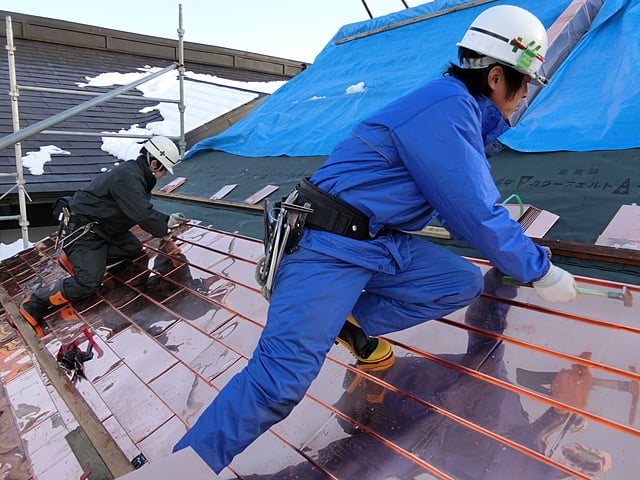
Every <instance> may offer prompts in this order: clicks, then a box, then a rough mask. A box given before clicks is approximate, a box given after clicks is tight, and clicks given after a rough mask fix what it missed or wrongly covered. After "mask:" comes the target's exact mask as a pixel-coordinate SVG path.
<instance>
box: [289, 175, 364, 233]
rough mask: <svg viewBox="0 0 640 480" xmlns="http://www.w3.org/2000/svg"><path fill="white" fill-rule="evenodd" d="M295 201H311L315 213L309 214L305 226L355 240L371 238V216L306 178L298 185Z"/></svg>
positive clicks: (300, 203) (303, 202)
mask: <svg viewBox="0 0 640 480" xmlns="http://www.w3.org/2000/svg"><path fill="white" fill-rule="evenodd" d="M297 190H298V198H297V199H296V201H295V203H296V204H297V205H304V204H305V203H310V204H311V208H312V209H313V213H310V214H308V215H307V218H306V222H305V227H309V228H313V229H316V230H324V231H326V232H331V233H335V234H337V235H342V236H343V237H349V238H353V239H355V240H371V239H372V238H374V237H372V236H371V235H370V234H369V217H367V216H366V215H365V214H364V213H362V212H361V211H360V210H358V209H356V208H354V207H352V206H351V205H349V204H348V203H345V202H343V201H342V200H339V199H337V198H335V197H334V196H332V195H329V194H328V193H327V192H325V191H323V190H321V189H319V188H318V187H316V186H315V185H313V184H312V183H311V182H310V181H309V179H308V178H304V179H303V180H302V182H300V184H299V185H298V187H297Z"/></svg>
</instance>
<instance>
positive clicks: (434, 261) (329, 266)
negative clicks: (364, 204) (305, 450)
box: [174, 238, 482, 472]
mask: <svg viewBox="0 0 640 480" xmlns="http://www.w3.org/2000/svg"><path fill="white" fill-rule="evenodd" d="M409 245H410V255H411V261H410V262H409V263H408V265H407V267H406V268H404V269H403V270H402V271H397V272H396V273H395V274H389V273H381V272H377V271H373V270H370V269H367V268H364V267H362V266H358V265H354V264H353V263H349V262H345V261H342V260H338V259H336V258H334V257H332V256H328V255H325V254H322V253H318V252H315V251H312V250H309V249H305V248H302V247H301V248H298V249H297V250H296V251H295V252H293V253H292V254H290V255H286V256H285V257H284V258H283V260H282V263H281V265H280V268H279V269H278V272H277V275H276V284H275V289H274V292H273V295H272V298H271V304H270V307H269V311H268V317H267V323H266V326H265V328H264V331H263V333H262V335H261V337H260V340H259V342H258V345H257V347H256V349H255V351H254V353H253V357H252V358H251V359H250V361H249V363H248V365H247V366H246V367H245V369H244V370H242V371H241V372H239V373H238V374H237V375H236V376H234V377H233V378H232V379H231V380H230V381H229V383H228V384H227V385H226V386H225V388H224V389H223V390H222V391H221V392H220V393H219V394H218V395H217V397H216V398H215V399H214V400H213V402H212V403H211V405H209V406H208V407H207V408H206V409H205V410H204V412H203V413H202V414H201V416H200V418H199V419H198V420H197V422H196V423H195V424H194V425H193V427H192V428H191V429H190V430H189V431H187V433H186V434H185V435H184V436H183V438H182V439H181V440H180V441H179V442H178V444H177V445H176V446H175V447H174V450H179V449H181V448H185V447H187V446H191V447H192V448H193V449H194V450H195V451H196V452H197V453H198V454H199V455H200V456H201V457H202V458H203V459H204V461H205V462H206V463H207V464H208V465H209V466H210V467H211V468H212V469H213V470H214V471H215V472H220V470H222V469H223V468H224V467H225V466H226V465H228V464H229V463H230V462H231V460H232V459H233V457H234V456H235V455H237V454H238V453H240V452H241V451H243V450H244V449H245V448H246V447H247V446H248V445H249V444H250V443H252V442H253V441H254V440H255V439H256V438H257V437H258V436H259V435H261V434H262V433H263V432H265V431H266V430H267V429H268V428H269V427H271V426H272V425H273V424H275V423H277V422H279V421H280V420H282V419H283V418H285V417H286V416H287V415H288V414H289V413H290V412H291V410H292V409H293V408H294V407H295V406H296V405H297V404H298V403H299V402H300V400H301V399H302V397H303V396H304V394H305V392H306V391H307V389H308V388H309V385H310V384H311V382H312V381H313V380H314V379H315V378H316V376H317V375H318V373H319V371H320V368H321V367H322V364H323V362H324V360H325V357H326V355H327V353H328V351H329V349H330V348H331V347H332V346H333V345H334V341H335V339H336V337H337V336H338V334H339V332H340V329H341V328H342V326H343V324H344V322H345V319H346V317H347V316H348V314H349V313H353V315H354V317H355V318H356V320H357V321H358V322H359V323H360V325H361V326H362V328H363V329H364V330H365V332H366V333H367V334H369V335H381V334H385V333H388V332H392V331H397V330H402V329H405V328H408V327H411V326H413V325H416V324H419V323H422V322H425V321H427V320H431V319H433V318H438V317H440V316H442V315H446V314H448V313H450V312H452V311H454V310H457V309H459V308H462V307H464V306H466V305H468V304H469V303H471V302H472V301H473V300H474V299H475V298H476V297H477V296H478V295H480V292H481V291H482V276H481V273H480V270H479V269H478V268H477V267H476V266H475V265H473V264H472V263H471V262H469V261H467V260H465V259H463V258H461V257H459V256H457V255H455V254H453V253H451V252H449V251H448V250H446V249H444V248H442V247H439V246H437V245H434V244H432V243H430V242H427V241H424V240H422V239H418V238H412V239H411V240H410V241H409Z"/></svg>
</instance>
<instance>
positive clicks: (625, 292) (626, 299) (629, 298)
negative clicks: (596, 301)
mask: <svg viewBox="0 0 640 480" xmlns="http://www.w3.org/2000/svg"><path fill="white" fill-rule="evenodd" d="M576 290H577V291H578V293H581V294H583V295H597V296H601V297H607V298H615V299H618V300H622V303H623V304H624V306H625V307H632V306H633V295H632V294H631V290H629V289H628V288H627V287H622V290H621V291H619V292H613V291H604V290H595V289H591V288H581V287H578V288H576Z"/></svg>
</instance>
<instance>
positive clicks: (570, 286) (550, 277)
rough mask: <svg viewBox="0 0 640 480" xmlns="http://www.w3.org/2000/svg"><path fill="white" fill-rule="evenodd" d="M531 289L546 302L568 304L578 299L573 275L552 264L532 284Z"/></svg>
mask: <svg viewBox="0 0 640 480" xmlns="http://www.w3.org/2000/svg"><path fill="white" fill-rule="evenodd" d="M533 288H534V289H535V291H536V293H537V294H538V295H540V296H541V297H542V298H543V299H545V300H546V301H547V302H570V301H571V300H575V299H576V298H577V297H578V290H577V288H576V281H575V279H574V278H573V275H571V274H570V273H569V272H567V271H566V270H563V269H562V268H560V267H556V266H555V265H554V264H551V268H550V269H549V271H548V272H547V274H546V275H545V276H544V277H542V278H541V279H540V280H538V281H537V282H533Z"/></svg>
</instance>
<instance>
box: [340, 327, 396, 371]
mask: <svg viewBox="0 0 640 480" xmlns="http://www.w3.org/2000/svg"><path fill="white" fill-rule="evenodd" d="M336 342H337V343H340V344H342V345H344V346H345V347H347V348H348V349H349V351H350V352H351V353H352V354H353V356H354V357H356V359H357V360H358V362H360V363H367V364H371V363H379V362H384V361H385V360H388V359H390V358H392V357H393V349H392V348H391V345H390V344H389V342H387V341H386V340H383V339H381V338H374V337H369V336H367V334H366V333H364V330H362V328H360V325H358V322H356V319H355V318H353V315H349V316H348V317H347V321H346V322H344V325H343V326H342V330H340V334H339V335H338V338H336Z"/></svg>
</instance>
